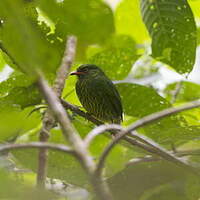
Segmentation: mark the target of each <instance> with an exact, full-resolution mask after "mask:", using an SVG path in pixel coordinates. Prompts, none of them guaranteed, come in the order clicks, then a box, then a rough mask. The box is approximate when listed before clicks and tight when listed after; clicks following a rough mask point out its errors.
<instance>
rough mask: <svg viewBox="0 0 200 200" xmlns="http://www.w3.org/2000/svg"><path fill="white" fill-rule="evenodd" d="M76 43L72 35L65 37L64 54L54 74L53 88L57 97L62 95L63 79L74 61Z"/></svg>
mask: <svg viewBox="0 0 200 200" xmlns="http://www.w3.org/2000/svg"><path fill="white" fill-rule="evenodd" d="M76 43H77V39H76V37H74V36H70V37H69V38H68V39H67V43H66V49H65V52H64V56H63V59H62V62H61V65H60V67H59V68H58V71H57V76H56V79H55V82H54V86H53V89H54V91H55V93H56V95H57V96H58V97H60V96H61V95H62V92H63V89H64V86H65V80H66V78H67V76H68V74H69V72H70V68H71V66H72V63H73V61H74V58H75V54H76Z"/></svg>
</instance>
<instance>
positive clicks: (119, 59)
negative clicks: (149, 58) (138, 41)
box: [88, 35, 138, 80]
mask: <svg viewBox="0 0 200 200" xmlns="http://www.w3.org/2000/svg"><path fill="white" fill-rule="evenodd" d="M137 58H138V56H137V55H136V47H135V42H134V40H133V39H132V38H131V37H129V36H126V35H117V36H115V37H113V38H111V40H110V41H109V43H108V44H107V46H106V48H105V49H104V50H102V51H100V52H98V53H96V54H95V55H93V56H92V57H90V58H89V59H88V63H93V64H96V65H97V66H99V67H101V68H102V69H103V71H104V72H105V73H106V74H107V75H108V76H109V78H111V79H113V80H119V79H124V78H126V77H127V75H128V74H129V72H130V70H131V68H132V66H133V64H134V62H135V61H136V60H137Z"/></svg>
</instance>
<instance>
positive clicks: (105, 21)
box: [35, 0, 114, 45]
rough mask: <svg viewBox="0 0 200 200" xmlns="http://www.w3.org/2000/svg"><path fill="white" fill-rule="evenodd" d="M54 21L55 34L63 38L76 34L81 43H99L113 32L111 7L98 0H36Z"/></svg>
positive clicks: (37, 4)
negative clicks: (59, 1) (57, 0)
mask: <svg viewBox="0 0 200 200" xmlns="http://www.w3.org/2000/svg"><path fill="white" fill-rule="evenodd" d="M35 2H36V6H38V7H39V8H40V9H41V10H42V11H43V12H44V13H45V14H46V15H47V16H48V17H49V18H50V19H51V20H52V21H53V22H54V23H55V28H56V30H55V31H56V35H57V36H58V37H60V38H62V39H63V40H65V38H66V36H67V35H69V34H74V35H76V36H78V39H79V42H80V43H81V44H82V45H88V44H92V43H99V42H100V43H101V42H102V41H104V40H106V39H107V38H108V37H109V36H110V35H111V34H112V33H113V32H114V24H113V14H112V11H111V9H110V8H109V7H108V6H107V5H106V4H105V3H103V2H102V1H100V0H84V1H83V0H74V1H71V0H64V1H62V2H61V3H58V2H56V1H54V0H36V1H35Z"/></svg>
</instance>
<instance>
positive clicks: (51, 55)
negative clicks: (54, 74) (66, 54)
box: [0, 0, 61, 75]
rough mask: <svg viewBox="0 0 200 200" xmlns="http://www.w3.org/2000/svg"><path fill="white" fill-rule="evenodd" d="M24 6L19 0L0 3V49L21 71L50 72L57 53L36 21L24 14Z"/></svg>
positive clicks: (54, 64) (57, 55) (58, 59)
mask: <svg viewBox="0 0 200 200" xmlns="http://www.w3.org/2000/svg"><path fill="white" fill-rule="evenodd" d="M26 5H27V4H26V3H25V2H24V1H22V0H16V1H14V2H13V1H12V0H4V1H0V19H1V20H2V21H3V24H2V25H1V27H0V38H1V41H2V46H3V48H4V49H5V50H6V52H7V54H8V56H9V57H10V58H11V60H12V61H13V62H14V63H15V64H17V66H18V67H19V68H20V69H21V70H22V71H25V72H28V73H29V74H31V75H33V71H34V70H35V68H42V69H45V70H46V71H54V70H55V69H56V67H57V66H58V64H59V61H60V57H61V56H60V55H61V54H60V52H59V51H56V49H55V48H54V44H53V43H50V42H49V41H47V38H46V35H45V34H44V33H43V32H42V31H41V29H40V27H39V25H38V23H37V21H33V19H34V18H33V17H30V15H29V14H27V10H26ZM8 10H9V12H8ZM28 13H29V12H28Z"/></svg>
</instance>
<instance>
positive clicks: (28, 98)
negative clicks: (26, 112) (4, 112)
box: [0, 84, 42, 109]
mask: <svg viewBox="0 0 200 200" xmlns="http://www.w3.org/2000/svg"><path fill="white" fill-rule="evenodd" d="M41 100H42V98H41V95H40V93H39V91H38V89H37V87H36V86H35V85H34V84H33V85H31V86H29V87H14V88H13V89H12V90H11V91H10V92H9V94H8V95H6V96H4V97H1V98H0V108H1V109H5V107H6V106H8V107H16V106H18V107H20V108H22V109H23V108H26V107H28V106H32V105H37V104H39V103H41Z"/></svg>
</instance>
